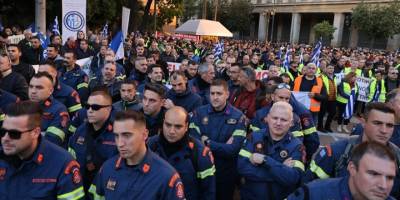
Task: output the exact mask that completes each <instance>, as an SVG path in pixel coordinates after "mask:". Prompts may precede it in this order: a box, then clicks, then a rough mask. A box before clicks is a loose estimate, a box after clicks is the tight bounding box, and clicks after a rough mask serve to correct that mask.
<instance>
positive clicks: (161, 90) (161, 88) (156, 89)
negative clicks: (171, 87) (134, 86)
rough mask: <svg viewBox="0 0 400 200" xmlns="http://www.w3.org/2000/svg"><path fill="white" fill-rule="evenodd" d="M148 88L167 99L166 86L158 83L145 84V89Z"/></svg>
mask: <svg viewBox="0 0 400 200" xmlns="http://www.w3.org/2000/svg"><path fill="white" fill-rule="evenodd" d="M146 90H150V91H152V92H155V93H157V94H158V95H159V96H160V97H161V99H165V98H166V95H167V94H166V93H167V92H166V91H165V88H164V86H162V85H160V84H158V83H146V85H145V86H144V91H146Z"/></svg>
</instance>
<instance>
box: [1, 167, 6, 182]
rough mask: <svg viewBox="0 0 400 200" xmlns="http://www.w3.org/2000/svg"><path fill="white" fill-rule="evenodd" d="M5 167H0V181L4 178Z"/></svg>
mask: <svg viewBox="0 0 400 200" xmlns="http://www.w3.org/2000/svg"><path fill="white" fill-rule="evenodd" d="M6 172H7V170H6V168H0V181H1V180H4V176H5V175H6Z"/></svg>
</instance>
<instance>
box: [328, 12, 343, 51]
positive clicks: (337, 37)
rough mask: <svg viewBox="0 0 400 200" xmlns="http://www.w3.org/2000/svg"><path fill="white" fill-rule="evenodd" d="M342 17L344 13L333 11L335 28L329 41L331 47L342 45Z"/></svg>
mask: <svg viewBox="0 0 400 200" xmlns="http://www.w3.org/2000/svg"><path fill="white" fill-rule="evenodd" d="M344 18H345V15H344V13H335V17H334V18H333V26H334V27H335V28H336V30H335V32H334V33H333V39H332V41H331V45H332V46H333V47H339V46H341V45H342V36H343V26H344Z"/></svg>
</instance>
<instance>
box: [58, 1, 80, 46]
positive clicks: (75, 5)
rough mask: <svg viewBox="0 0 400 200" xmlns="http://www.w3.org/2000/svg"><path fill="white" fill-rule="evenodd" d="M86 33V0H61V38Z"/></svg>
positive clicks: (64, 38)
mask: <svg viewBox="0 0 400 200" xmlns="http://www.w3.org/2000/svg"><path fill="white" fill-rule="evenodd" d="M78 31H83V32H85V33H86V0H62V38H63V40H64V41H65V40H67V38H68V37H70V36H74V37H75V38H76V33H77V32H78Z"/></svg>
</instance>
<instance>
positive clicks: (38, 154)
mask: <svg viewBox="0 0 400 200" xmlns="http://www.w3.org/2000/svg"><path fill="white" fill-rule="evenodd" d="M44 140H45V139H44V138H43V137H42V136H39V138H38V146H37V147H36V150H35V151H34V153H33V156H32V161H33V162H35V163H36V164H38V165H40V164H42V163H43V159H44V155H43V154H44V153H43V152H44V148H45V145H46V144H45V143H46V142H45V141H44Z"/></svg>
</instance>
